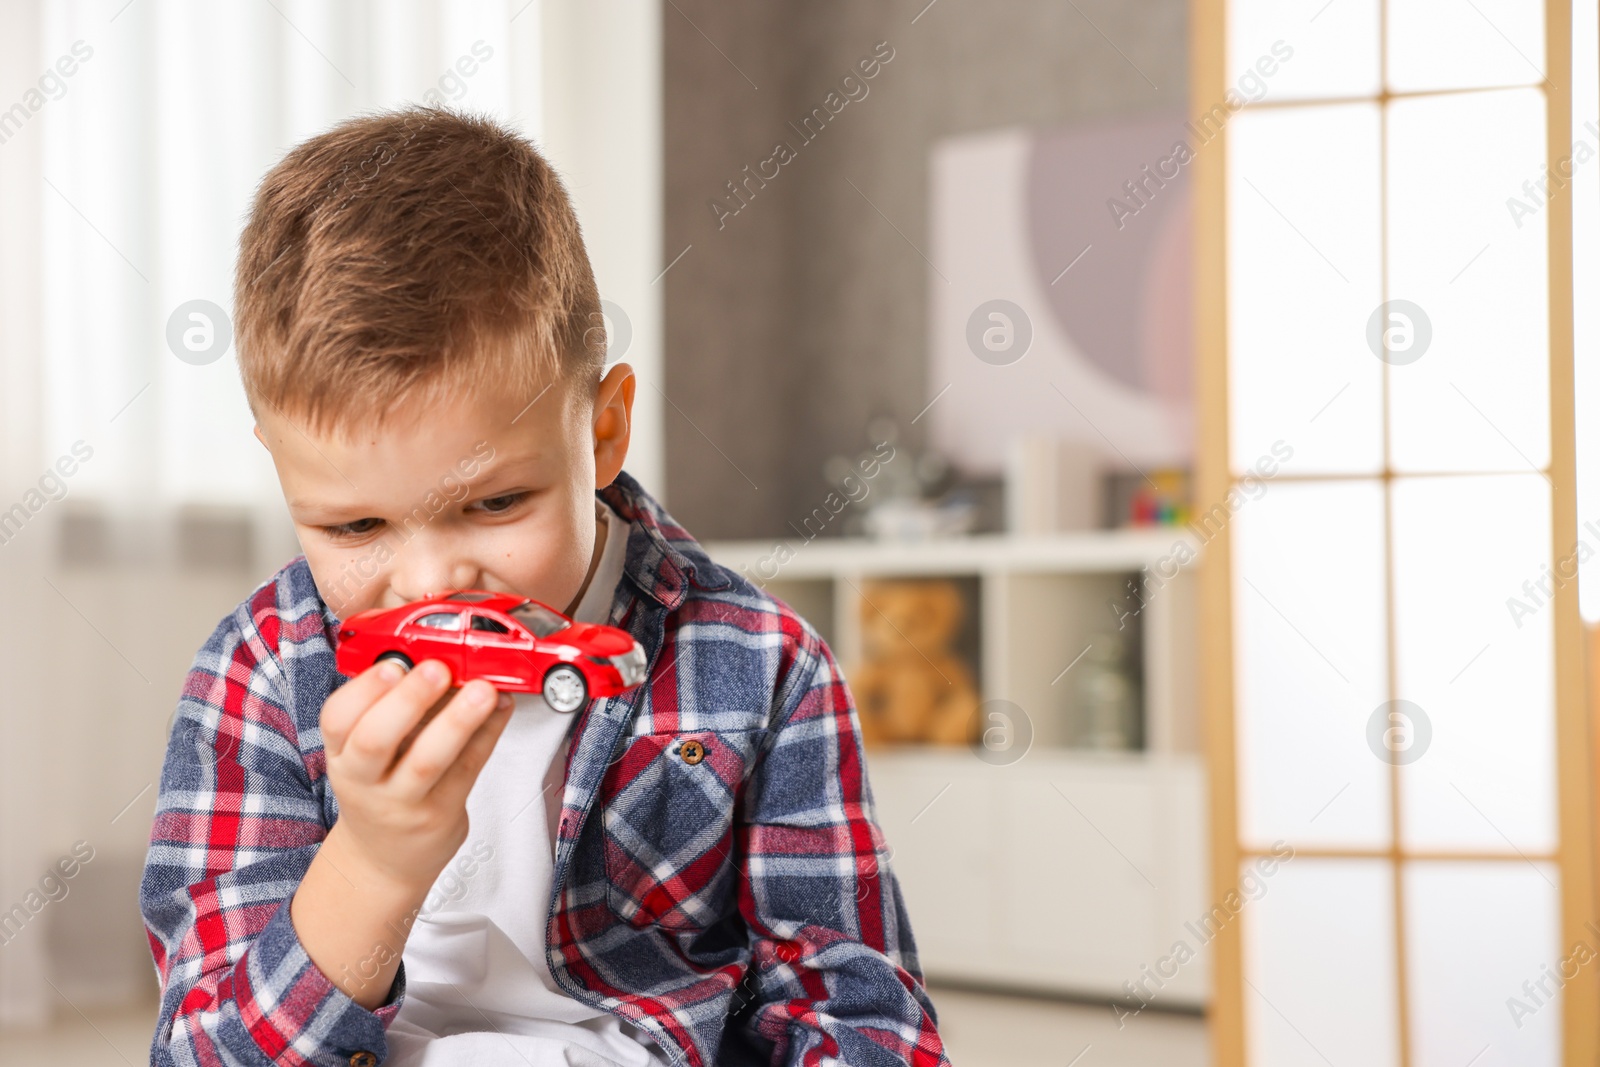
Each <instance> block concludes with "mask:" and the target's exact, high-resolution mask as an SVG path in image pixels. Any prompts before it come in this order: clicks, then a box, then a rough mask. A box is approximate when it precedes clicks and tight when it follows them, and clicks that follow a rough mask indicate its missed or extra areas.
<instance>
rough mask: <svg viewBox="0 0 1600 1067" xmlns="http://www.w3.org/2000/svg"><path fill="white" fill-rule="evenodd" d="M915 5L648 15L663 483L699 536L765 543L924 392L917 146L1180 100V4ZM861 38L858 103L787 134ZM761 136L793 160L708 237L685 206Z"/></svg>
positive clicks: (920, 151) (728, 7) (1183, 56)
mask: <svg viewBox="0 0 1600 1067" xmlns="http://www.w3.org/2000/svg"><path fill="white" fill-rule="evenodd" d="M925 3H926V0H910V2H901V0H894V2H872V3H862V2H860V0H856V2H855V3H846V2H845V0H823V2H815V3H806V4H799V3H792V2H791V3H760V4H757V3H742V4H732V3H727V2H726V0H723V2H720V3H719V2H715V0H671V2H669V3H668V4H667V6H666V8H665V11H664V19H665V24H664V38H665V41H664V48H665V62H664V77H665V79H666V86H665V110H666V116H665V128H664V139H665V153H666V190H665V216H666V217H665V230H666V235H665V241H664V244H663V247H664V249H665V257H664V258H665V259H666V260H670V259H671V258H672V257H673V256H676V255H677V254H678V253H679V252H680V251H682V250H683V249H684V248H685V246H688V245H693V247H692V249H690V251H689V252H688V254H686V255H685V256H684V257H683V259H681V260H680V261H679V262H678V263H677V265H676V266H674V267H673V268H672V269H671V270H670V271H669V272H668V273H667V275H666V277H665V278H664V279H663V284H664V285H665V286H666V293H665V299H666V382H667V387H666V393H667V396H668V399H669V401H670V402H669V404H668V406H667V412H666V472H667V473H666V482H667V484H666V490H667V492H668V494H669V497H670V500H669V505H670V508H671V510H672V512H673V514H674V515H675V516H676V517H677V518H678V519H679V520H680V521H682V522H683V523H685V524H686V525H687V526H688V527H689V529H690V530H692V531H693V532H694V533H695V534H696V536H698V537H700V538H703V539H710V538H732V537H775V536H779V535H781V534H783V533H784V531H785V529H786V524H787V522H788V521H789V520H797V519H799V518H800V517H802V516H804V515H806V514H807V513H809V512H810V511H811V509H812V508H813V507H815V506H816V505H817V504H819V503H820V502H821V500H822V497H823V496H824V495H825V494H826V492H827V485H826V483H825V481H824V479H823V476H822V465H823V462H824V461H825V460H826V458H827V457H828V456H830V455H833V454H835V453H841V452H842V453H846V454H854V453H855V452H856V451H857V450H859V449H861V448H863V447H866V446H867V445H868V440H867V436H868V435H867V429H866V427H867V423H868V422H869V421H870V420H871V419H872V418H873V417H874V416H876V415H880V414H887V415H890V416H892V417H894V418H895V419H896V420H897V421H898V422H899V423H900V424H901V425H902V427H906V424H907V423H909V421H910V420H911V419H912V418H913V417H914V416H915V415H916V414H917V413H918V412H919V411H921V410H922V408H923V406H924V405H925V404H926V403H927V401H928V400H929V399H930V397H929V396H928V395H927V393H928V390H927V388H926V383H925V376H926V375H925V351H926V334H927V311H926V299H927V298H926V292H927V278H928V277H929V269H928V266H927V264H926V263H925V262H924V260H923V259H922V258H921V255H920V254H919V252H918V249H920V250H921V251H922V252H923V253H926V252H927V250H928V240H927V229H928V226H927V219H926V217H925V216H926V211H927V160H928V153H929V149H930V147H931V145H932V143H933V142H934V141H935V140H937V139H938V138H940V137H943V136H946V135H948V134H953V133H964V132H969V131H976V130H983V129H989V128H993V127H998V126H1014V125H1051V124H1055V123H1060V122H1065V121H1068V120H1072V119H1080V118H1093V117H1097V116H1104V115H1113V114H1131V113H1139V112H1143V111H1147V110H1153V109H1157V108H1171V107H1175V106H1181V105H1182V103H1183V101H1184V100H1185V98H1186V81H1187V77H1188V63H1187V59H1188V56H1187V4H1186V2H1185V0H1126V2H1120V3H1119V2H1117V0H1068V2H1066V3H1062V2H1059V0H991V2H989V3H980V2H978V0H936V2H935V3H934V5H933V6H932V7H931V8H929V9H927V10H926V11H922V9H923V6H924V4H925ZM919 11H922V14H921V16H920V17H918V18H917V21H916V22H915V23H914V24H913V23H912V19H913V17H916V16H918V12H919ZM1091 21H1092V23H1093V25H1091V24H1090V23H1091ZM1096 27H1098V30H1097V29H1096ZM1102 32H1103V33H1104V36H1102V35H1101V34H1102ZM1107 38H1109V41H1108V40H1107ZM879 41H888V42H889V44H890V45H891V46H892V47H893V48H894V50H895V54H894V58H893V59H892V60H891V61H890V62H889V63H888V64H887V65H885V66H884V67H883V69H882V71H881V72H880V73H879V74H878V76H877V77H876V78H875V79H873V80H872V81H871V82H869V83H868V85H869V87H870V90H869V92H868V95H867V96H866V97H865V98H863V99H860V100H858V101H855V102H852V103H850V104H849V105H847V106H846V107H845V108H844V109H843V110H842V111H841V112H840V113H839V114H838V115H837V116H836V117H835V118H834V119H833V120H832V121H831V122H830V123H829V124H828V125H827V127H826V129H824V130H823V132H822V133H821V134H820V135H819V136H818V137H817V138H816V139H815V140H814V141H812V142H810V143H809V144H806V145H804V146H803V147H802V146H801V143H800V138H799V137H798V135H797V134H796V133H795V131H794V130H793V129H791V128H790V127H789V125H788V123H789V122H790V121H791V120H792V121H795V122H798V121H799V119H800V118H801V117H802V116H804V115H806V114H808V113H809V112H810V110H811V109H812V108H813V107H816V106H818V105H819V104H821V102H822V100H823V98H824V97H825V96H826V95H827V94H828V92H829V91H830V89H833V88H834V87H836V86H837V85H838V83H839V80H840V79H841V78H842V77H843V76H844V75H845V74H847V73H850V72H852V70H853V68H854V67H855V64H856V63H857V61H858V60H860V59H862V58H865V57H867V56H869V55H870V54H871V53H872V51H873V48H874V46H875V45H876V44H877V43H878V42H879ZM1111 42H1114V44H1113V43H1111ZM719 49H720V51H721V52H722V53H725V56H724V55H719V54H718V50H719ZM1119 49H1120V51H1121V53H1125V54H1126V58H1125V57H1124V55H1123V54H1119V51H1118V50H1119ZM735 65H737V68H738V69H735ZM1135 65H1136V66H1135ZM1136 67H1137V69H1136ZM741 71H742V73H741ZM747 79H748V80H747ZM1147 79H1148V80H1147ZM752 83H754V85H752ZM1152 83H1153V84H1152ZM779 140H784V141H788V142H789V143H790V144H792V145H794V146H795V147H796V148H797V150H798V158H797V159H795V160H794V161H793V162H791V163H789V164H788V165H786V166H783V167H782V168H781V171H780V173H779V175H778V177H777V178H776V179H774V180H772V181H771V182H769V183H768V184H767V185H766V187H765V188H764V189H760V190H758V191H757V192H756V193H755V195H754V196H753V197H751V198H750V202H749V204H748V206H746V207H745V208H744V209H743V210H741V211H740V213H739V214H738V215H737V216H734V217H731V218H725V219H723V220H722V222H723V225H722V228H721V229H720V230H719V228H718V220H717V218H716V215H715V213H714V212H713V211H712V210H711V208H710V207H709V206H708V204H707V202H708V201H709V200H711V199H712V198H713V197H717V196H719V195H720V196H722V197H724V199H725V202H727V203H730V204H731V203H733V201H732V200H730V199H727V191H726V187H725V183H726V182H727V181H729V180H730V179H735V178H738V177H741V174H740V171H741V169H742V168H743V167H744V166H745V165H746V164H749V165H751V167H752V169H754V167H755V165H756V164H757V163H758V162H760V161H762V160H765V159H767V158H768V156H770V155H771V154H772V151H773V146H774V144H775V143H776V142H777V141H779ZM768 172H769V173H770V168H769V171H768ZM851 183H854V184H855V185H856V186H857V187H858V188H859V189H860V192H859V193H858V192H857V191H856V189H852V188H851ZM863 194H864V196H865V198H864V197H863ZM868 198H870V200H871V203H870V204H869V203H868ZM873 205H876V210H875V208H874V206H873ZM880 210H881V212H882V215H880V214H879V211H880ZM884 216H887V219H888V221H886V220H885V218H884ZM891 223H892V225H891ZM896 228H898V230H899V231H900V233H898V234H897V233H896V232H895V231H896ZM901 234H903V235H904V237H902V236H901ZM913 245H914V246H915V248H913V247H912V246H913ZM920 428H921V427H920V425H919V426H914V427H908V429H909V430H910V431H911V432H912V437H911V439H912V441H915V439H916V437H915V431H918V430H920ZM952 458H955V459H959V457H952Z"/></svg>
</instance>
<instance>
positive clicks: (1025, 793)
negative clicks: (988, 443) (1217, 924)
mask: <svg viewBox="0 0 1600 1067" xmlns="http://www.w3.org/2000/svg"><path fill="white" fill-rule="evenodd" d="M1180 546H1184V547H1186V549H1187V551H1181V550H1180ZM706 547H707V550H708V551H709V552H710V554H711V557H712V558H713V559H715V560H717V561H718V562H719V563H722V564H724V565H725V566H728V567H731V568H732V569H734V570H736V571H739V572H741V573H743V574H744V575H746V576H747V577H748V578H749V579H750V580H751V581H753V582H755V583H756V584H758V585H760V586H761V587H762V588H764V589H765V590H767V592H769V593H770V594H771V595H773V596H775V597H778V598H779V599H781V600H783V601H785V602H786V603H788V604H789V605H790V606H791V607H793V608H794V609H795V610H796V611H797V612H799V613H800V615H801V616H802V617H804V618H805V619H807V620H808V621H810V622H811V624H812V625H813V626H815V627H816V628H817V631H818V632H819V633H821V635H822V637H823V639H824V640H825V641H827V642H828V645H829V647H830V648H832V650H833V653H834V656H835V658H836V659H837V660H838V661H839V664H840V665H841V667H842V668H843V670H844V674H845V678H846V680H847V681H851V680H852V678H853V677H856V676H858V675H857V673H856V672H857V671H859V670H860V669H861V665H862V662H863V648H862V630H863V619H867V620H868V621H869V622H871V621H872V620H873V619H874V616H872V615H871V614H870V613H871V612H872V611H873V610H874V608H875V607H876V604H875V603H874V602H873V601H872V600H871V590H872V585H871V583H872V582H873V581H875V580H878V579H901V580H914V579H919V578H920V579H940V580H945V581H953V582H954V583H955V584H956V586H957V588H958V589H959V590H960V592H961V597H962V601H963V603H964V604H966V618H965V621H964V623H963V625H962V627H961V631H960V633H959V634H957V635H955V636H954V637H953V638H952V639H951V640H950V641H949V642H948V643H947V644H946V646H945V648H944V649H943V650H940V651H938V652H935V650H932V649H930V650H929V651H930V652H935V655H937V654H941V652H942V653H943V654H954V655H957V656H959V657H960V658H961V659H962V660H964V661H967V662H968V663H969V666H970V669H971V674H972V677H973V678H974V679H976V681H977V684H978V687H979V690H980V698H981V700H983V701H994V700H1003V701H1007V702H1009V703H1010V704H1012V705H1015V708H1020V709H1021V711H1022V713H1023V715H1024V716H1025V717H1026V719H1027V721H1028V723H1029V725H1030V727H1031V732H1032V741H1031V744H1030V745H1029V746H1028V747H1027V748H1026V749H1021V748H1019V749H1017V750H1015V753H1016V755H1015V758H1009V757H1010V755H1011V754H1010V753H1006V754H1005V758H999V759H995V758H992V757H994V755H995V753H994V752H993V751H988V752H979V751H975V750H974V749H972V748H968V747H966V746H963V745H920V744H886V745H880V746H875V747H869V748H868V749H867V763H868V770H869V772H870V773H869V779H870V784H871V788H872V793H873V798H874V804H875V807H876V810H877V813H878V817H879V820H880V822H881V824H882V826H883V830H884V833H885V835H886V837H887V839H888V841H889V843H890V845H891V847H892V848H893V850H894V853H893V859H892V863H893V865H894V869H895V871H896V873H897V875H898V876H899V878H900V881H901V885H902V889H903V892H904V894H905V899H906V903H907V907H908V909H909V910H910V914H911V917H912V921H913V926H914V929H915V930H916V931H917V939H918V950H919V953H920V954H921V957H922V962H923V965H924V968H925V970H926V972H927V974H928V975H930V976H932V977H937V978H944V979H949V980H953V981H963V982H972V983H979V984H990V985H995V986H1003V987H1010V988H1031V989H1036V990H1039V991H1042V992H1055V993H1069V994H1073V995H1079V996H1092V997H1104V998H1112V997H1120V996H1125V995H1126V992H1125V990H1124V989H1123V983H1124V982H1125V981H1130V980H1137V979H1138V978H1139V977H1140V968H1141V966H1143V965H1144V964H1146V963H1148V962H1150V961H1153V960H1156V959H1158V958H1160V957H1161V956H1162V955H1163V954H1164V953H1166V952H1168V951H1170V949H1171V946H1172V944H1173V943H1174V941H1176V940H1178V939H1179V938H1182V937H1185V936H1187V935H1186V934H1185V933H1184V929H1185V928H1184V926H1183V923H1184V921H1185V920H1192V919H1194V918H1195V917H1197V916H1200V915H1202V914H1203V913H1204V911H1205V907H1204V887H1205V884H1206V881H1205V869H1206V860H1205V855H1206V849H1205V828H1204V812H1205V777H1204V773H1203V768H1202V764H1201V759H1200V754H1199V750H1200V728H1199V721H1198V718H1199V716H1198V709H1197V706H1196V702H1195V690H1196V685H1195V666H1196V665H1195V657H1196V644H1195V637H1194V631H1195V628H1196V624H1197V623H1196V615H1195V607H1196V604H1195V599H1194V597H1195V590H1194V587H1195V583H1194V580H1193V566H1192V563H1191V565H1190V566H1185V567H1183V568H1182V569H1181V570H1180V569H1178V568H1177V567H1176V566H1175V562H1176V560H1177V559H1178V558H1180V557H1188V558H1189V559H1191V560H1193V559H1197V558H1198V557H1199V555H1200V550H1199V545H1198V543H1197V541H1196V540H1195V538H1193V537H1192V536H1191V535H1190V534H1189V533H1188V532H1187V531H1185V530H1182V529H1176V528H1171V527H1163V528H1153V529H1139V530H1115V531H1094V532H1086V533H1074V534H1061V535H1056V536H1052V537H1028V538H1013V537H1006V536H984V537H971V538H962V539H951V540H944V541H927V542H918V543H909V544H902V543H889V542H877V541H867V540H859V539H852V540H844V539H832V540H817V541H813V542H805V541H802V540H787V541H771V542H767V541H762V542H748V541H747V542H737V543H729V542H724V543H720V544H715V543H714V544H710V545H707V546H706ZM1142 574H1143V575H1147V576H1148V584H1146V579H1145V578H1142V577H1141V575H1142ZM1130 583H1132V588H1131V589H1130ZM1136 591H1138V592H1136ZM877 610H878V611H879V612H880V613H881V612H882V611H883V610H884V609H883V608H878V609H877ZM891 610H892V609H891ZM897 629H898V627H897ZM1108 632H1111V633H1115V634H1116V635H1117V638H1118V640H1121V641H1125V642H1127V655H1128V663H1129V666H1130V668H1131V669H1130V671H1129V674H1130V679H1131V680H1132V681H1133V682H1134V683H1135V685H1136V690H1137V692H1138V695H1139V700H1140V709H1141V711H1142V719H1141V724H1140V728H1139V729H1140V732H1141V733H1142V737H1141V738H1140V740H1141V741H1142V743H1143V747H1142V748H1141V749H1139V750H1135V751H1117V752H1102V751H1087V750H1081V749H1074V748H1071V747H1070V744H1069V743H1070V742H1071V741H1073V740H1074V737H1075V732H1076V731H1077V730H1078V729H1080V728H1081V724H1082V722H1083V720H1084V718H1085V717H1086V713H1085V711H1084V710H1083V709H1084V708H1085V707H1086V704H1085V703H1084V702H1085V701H1087V700H1088V699H1090V697H1089V695H1088V694H1085V693H1081V692H1080V686H1081V685H1082V684H1083V682H1082V681H1081V680H1082V679H1083V675H1082V674H1081V673H1078V672H1080V671H1081V670H1082V669H1083V668H1082V664H1081V663H1080V658H1081V657H1082V654H1083V652H1084V650H1085V648H1086V646H1088V645H1089V644H1091V643H1093V642H1095V641H1097V640H1103V639H1104V638H1103V635H1105V634H1106V633H1108ZM919 651H920V650H919ZM923 658H924V659H927V658H928V654H927V653H924V656H923ZM929 662H930V663H931V662H932V660H931V659H929ZM913 688H915V687H913ZM991 710H993V709H985V710H983V711H981V712H980V714H985V715H987V713H988V711H991ZM1008 710H1009V711H1014V710H1015V709H1008ZM984 721H985V722H987V721H988V720H987V719H985V720H984ZM1014 736H1020V733H1017V734H1015V735H1014ZM1041 908H1042V909H1043V913H1044V914H1045V915H1047V916H1048V918H1047V920H1046V921H1043V922H1041V921H1040V920H1039V918H1038V916H1039V915H1040V913H1041ZM1206 972H1207V967H1206V964H1205V963H1204V961H1202V960H1196V961H1193V962H1191V963H1190V964H1188V965H1186V966H1185V967H1184V968H1183V973H1182V975H1180V976H1179V977H1178V978H1177V979H1176V980H1174V981H1173V982H1171V983H1169V984H1168V986H1167V988H1166V989H1164V990H1163V993H1162V999H1163V1000H1164V1001H1165V1002H1166V1003H1168V1004H1171V1005H1174V1006H1177V1005H1188V1006H1195V1005H1201V1004H1203V1003H1204V1002H1205V1001H1206V999H1207V977H1208V976H1207V973H1206Z"/></svg>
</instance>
